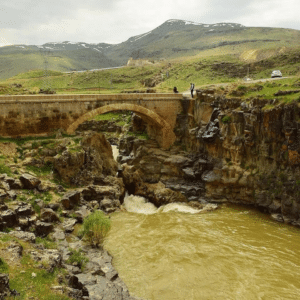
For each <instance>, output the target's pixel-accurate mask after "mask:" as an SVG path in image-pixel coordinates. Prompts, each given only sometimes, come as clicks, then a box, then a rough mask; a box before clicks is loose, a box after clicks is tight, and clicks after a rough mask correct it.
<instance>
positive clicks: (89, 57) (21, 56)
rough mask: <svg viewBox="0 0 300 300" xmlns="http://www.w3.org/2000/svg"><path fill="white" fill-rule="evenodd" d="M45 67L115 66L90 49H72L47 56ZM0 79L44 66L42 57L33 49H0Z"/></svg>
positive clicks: (81, 68) (52, 68)
mask: <svg viewBox="0 0 300 300" xmlns="http://www.w3.org/2000/svg"><path fill="white" fill-rule="evenodd" d="M47 60H48V64H47V68H48V69H50V70H56V71H61V72H66V71H71V70H89V69H94V68H99V67H100V66H101V67H102V68H106V67H110V66H115V65H116V64H114V63H113V62H112V61H111V60H110V59H108V58H107V57H105V56H104V55H103V54H101V53H99V52H95V51H93V50H91V49H82V50H73V51H66V52H64V51H55V52H52V53H51V55H50V56H47ZM0 68H1V71H2V72H1V74H0V79H5V78H9V77H11V76H14V75H16V74H18V73H21V72H22V73H23V72H27V71H30V70H34V69H41V68H44V57H43V56H42V55H41V54H40V53H39V52H38V51H34V50H19V51H14V52H12V53H11V52H9V51H5V52H4V51H2V52H1V55H0Z"/></svg>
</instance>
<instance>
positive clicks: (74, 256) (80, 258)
mask: <svg viewBox="0 0 300 300" xmlns="http://www.w3.org/2000/svg"><path fill="white" fill-rule="evenodd" d="M69 251H70V252H71V255H70V257H69V258H68V259H67V261H66V262H67V263H68V264H74V263H77V265H78V267H79V268H80V269H81V270H83V269H84V267H85V265H86V263H87V262H88V261H89V259H88V258H87V257H85V256H84V254H82V250H81V249H79V250H78V251H77V250H75V249H71V248H69Z"/></svg>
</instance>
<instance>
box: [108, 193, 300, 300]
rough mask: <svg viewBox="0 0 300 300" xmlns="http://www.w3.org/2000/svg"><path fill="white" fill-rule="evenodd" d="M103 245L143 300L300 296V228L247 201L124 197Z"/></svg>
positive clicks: (125, 279) (133, 292)
mask: <svg viewBox="0 0 300 300" xmlns="http://www.w3.org/2000/svg"><path fill="white" fill-rule="evenodd" d="M123 205H124V207H125V208H126V210H127V211H125V212H116V213H114V214H112V215H111V219H112V229H111V232H110V234H109V236H108V238H107V240H106V242H105V244H104V247H105V248H106V249H107V250H108V251H109V252H110V253H111V254H112V255H113V257H114V260H113V263H114V266H115V267H116V269H117V270H118V272H119V275H120V277H121V278H122V280H123V281H124V282H125V283H126V284H127V286H128V289H129V291H130V293H131V294H132V295H135V296H139V297H142V298H143V299H145V300H177V299H178V300H193V299H194V300H198V299H199V300H202V299H222V300H224V299H226V300H227V299H238V300H239V299H245V300H250V299H251V300H252V299H253V300H254V299H261V300H266V299H272V300H273V299H284V300H287V299H293V300H294V299H300V281H299V278H298V276H299V270H300V230H299V229H297V228H295V227H292V226H290V225H285V224H281V223H277V222H275V221H273V220H271V219H270V218H269V217H268V216H267V215H265V214H263V213H260V212H259V211H257V210H255V209H251V208H249V207H242V206H236V205H229V204H226V205H223V206H222V207H220V208H219V209H217V210H215V211H211V212H203V211H197V210H194V209H191V208H189V207H186V206H184V205H181V204H169V205H167V206H164V207H161V208H159V209H156V208H155V207H154V206H153V205H152V204H151V203H147V201H146V200H145V199H143V198H141V197H135V196H128V197H126V198H125V201H124V204H123Z"/></svg>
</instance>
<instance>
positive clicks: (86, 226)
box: [78, 210, 111, 247]
mask: <svg viewBox="0 0 300 300" xmlns="http://www.w3.org/2000/svg"><path fill="white" fill-rule="evenodd" d="M110 228H111V221H110V219H109V217H107V216H105V214H104V213H103V211H100V210H97V211H95V212H93V213H92V214H91V215H90V216H88V217H87V218H86V219H84V221H83V226H82V230H81V231H80V232H79V233H78V234H79V236H80V237H84V238H86V239H87V241H88V242H89V243H90V244H91V245H93V246H96V247H98V246H101V245H102V244H103V242H104V239H105V237H106V236H107V234H108V232H109V230H110Z"/></svg>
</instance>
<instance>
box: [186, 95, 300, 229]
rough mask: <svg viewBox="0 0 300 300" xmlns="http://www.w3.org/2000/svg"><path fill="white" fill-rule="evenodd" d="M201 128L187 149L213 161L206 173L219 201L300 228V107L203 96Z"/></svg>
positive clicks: (198, 105)
mask: <svg viewBox="0 0 300 300" xmlns="http://www.w3.org/2000/svg"><path fill="white" fill-rule="evenodd" d="M194 117H195V121H196V123H197V126H196V127H194V128H192V129H188V128H186V130H185V134H186V136H188V143H186V147H187V148H189V150H193V151H196V152H202V153H205V154H206V155H207V156H208V157H209V158H210V159H212V160H213V164H214V167H213V169H212V170H206V171H205V172H203V174H202V176H201V179H202V180H203V181H204V182H205V190H206V192H205V195H206V197H207V198H208V199H210V200H214V201H229V202H236V203H243V204H252V205H255V206H258V207H261V208H263V209H264V210H265V211H268V212H270V213H272V214H277V215H273V216H274V217H275V218H277V219H278V220H282V221H283V220H284V221H286V222H292V223H293V224H296V225H297V224H298V225H300V219H299V217H300V197H299V196H300V168H299V166H300V144H299V142H300V123H299V117H300V107H299V104H298V102H296V101H295V102H292V103H289V104H284V103H281V104H278V103H277V100H263V99H259V98H253V99H252V100H250V101H247V102H246V101H242V100H241V99H239V98H226V97H223V96H219V95H214V91H212V90H208V91H202V90H198V91H197V99H196V102H195V114H194Z"/></svg>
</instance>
